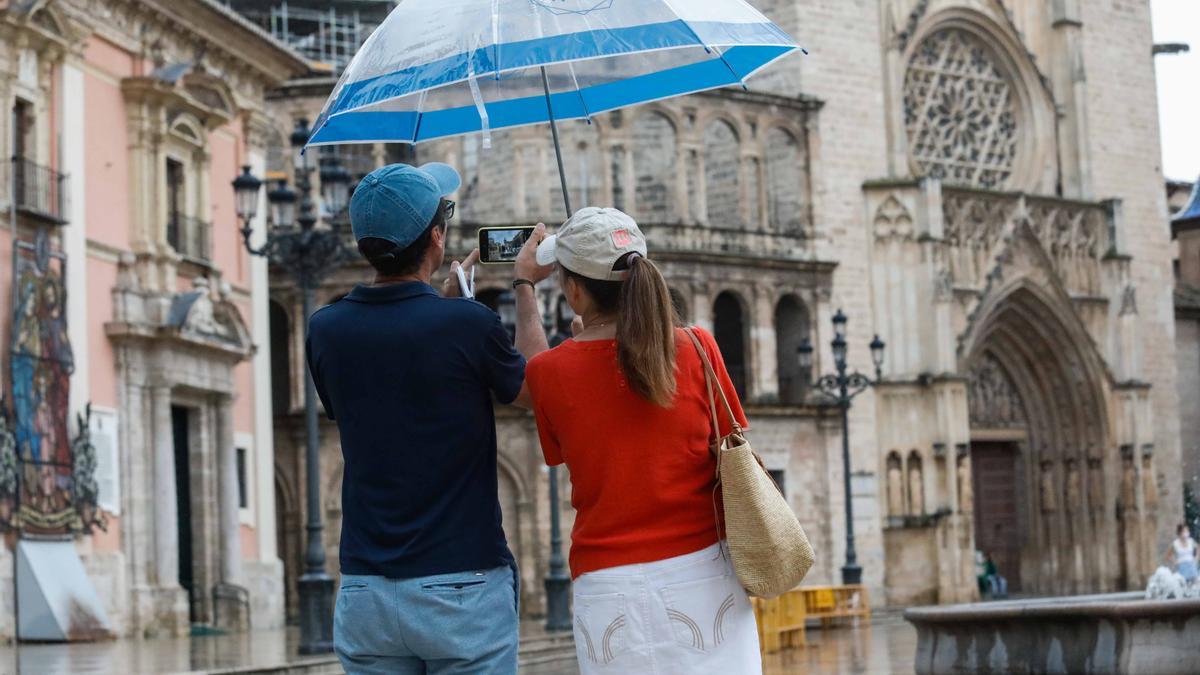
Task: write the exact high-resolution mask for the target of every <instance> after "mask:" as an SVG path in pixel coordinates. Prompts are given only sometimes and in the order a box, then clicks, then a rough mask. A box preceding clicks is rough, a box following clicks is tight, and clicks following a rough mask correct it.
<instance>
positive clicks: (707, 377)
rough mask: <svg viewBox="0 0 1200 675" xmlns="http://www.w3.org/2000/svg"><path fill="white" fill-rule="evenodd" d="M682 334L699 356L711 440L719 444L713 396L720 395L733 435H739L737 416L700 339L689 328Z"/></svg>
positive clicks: (720, 438) (719, 432)
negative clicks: (702, 370)
mask: <svg viewBox="0 0 1200 675" xmlns="http://www.w3.org/2000/svg"><path fill="white" fill-rule="evenodd" d="M684 332H686V333H687V334H688V337H689V338H691V339H692V345H694V346H695V347H696V353H697V354H699V355H700V361H701V362H702V363H703V364H704V384H705V385H706V386H707V387H708V405H709V412H710V413H711V414H712V422H713V438H715V439H716V440H717V442H718V443H720V442H721V441H722V440H723V437H722V436H721V425H720V422H719V420H718V416H717V401H716V396H715V395H714V390H715V393H716V394H720V396H721V403H722V404H723V405H724V407H725V412H726V414H728V415H729V426H730V428H731V429H733V433H734V434H740V433H741V430H742V425H741V424H740V423H739V422H738V420H737V416H736V415H734V414H733V406H731V405H729V398H728V397H727V396H726V395H725V388H724V387H722V386H721V385H720V382H718V381H717V371H716V370H715V369H714V368H713V365H712V361H711V360H710V359H709V358H708V352H706V351H704V346H703V345H701V344H700V338H698V337H696V332H695V331H694V330H693V329H691V328H685V329H684Z"/></svg>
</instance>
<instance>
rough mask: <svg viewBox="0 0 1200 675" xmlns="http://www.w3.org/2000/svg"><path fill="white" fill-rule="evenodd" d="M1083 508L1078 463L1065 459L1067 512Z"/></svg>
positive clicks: (1075, 511)
mask: <svg viewBox="0 0 1200 675" xmlns="http://www.w3.org/2000/svg"><path fill="white" fill-rule="evenodd" d="M1082 508H1083V493H1082V490H1081V485H1080V477H1079V465H1078V464H1077V463H1076V462H1075V460H1073V459H1068V460H1067V512H1068V513H1079V511H1080V509H1082Z"/></svg>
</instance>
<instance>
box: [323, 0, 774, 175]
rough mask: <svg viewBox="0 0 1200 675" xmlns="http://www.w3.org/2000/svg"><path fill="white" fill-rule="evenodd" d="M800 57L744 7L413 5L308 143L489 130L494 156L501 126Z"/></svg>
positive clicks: (591, 110)
mask: <svg viewBox="0 0 1200 675" xmlns="http://www.w3.org/2000/svg"><path fill="white" fill-rule="evenodd" d="M797 49H798V47H797V45H796V44H795V43H794V42H793V41H792V39H791V38H790V37H788V35H787V34H786V33H784V32H783V30H781V29H780V28H779V27H778V26H776V25H775V24H774V23H772V22H771V21H770V20H768V19H767V18H766V17H765V16H763V15H762V14H761V13H760V12H759V11H758V10H756V9H754V8H753V7H751V6H750V5H749V4H747V3H746V2H744V0H403V2H401V3H400V4H399V5H398V6H397V7H396V8H395V9H394V10H393V11H392V13H391V14H390V15H389V16H388V18H387V19H386V20H385V21H384V22H383V24H382V25H380V26H379V28H378V29H376V31H375V32H374V33H373V34H372V35H371V36H370V37H369V38H368V39H367V41H366V42H365V43H364V44H363V46H362V48H361V49H360V50H359V52H358V54H356V55H355V57H354V59H353V60H352V61H351V62H350V65H349V66H348V67H347V68H346V70H345V72H344V73H343V74H342V77H341V79H340V80H339V81H338V84H337V86H336V87H335V88H334V90H333V93H332V94H331V95H330V97H329V100H328V102H327V103H326V105H325V109H324V111H323V112H322V113H321V115H320V117H319V118H318V119H317V122H316V124H315V125H314V132H313V136H312V137H311V139H310V140H309V145H330V144H342V143H376V142H391V143H395V142H402V143H413V144H415V143H419V142H422V141H430V140H435V139H438V138H446V137H450V136H457V135H462V134H468V133H473V132H483V134H484V147H489V146H490V132H491V130H492V129H501V128H508V127H519V126H525V125H530V124H538V123H543V122H548V121H549V122H553V121H554V120H566V119H586V118H588V117H590V116H591V115H594V114H596V113H601V112H605V111H609V110H614V109H617V108H621V107H624V106H629V105H634V104H638V103H644V102H647V101H654V100H659V99H665V98H671V97H674V96H680V95H683V94H689V93H693V92H697V91H703V90H706V89H715V88H718V87H725V86H729V85H736V84H742V85H743V86H744V83H745V80H746V78H748V77H750V76H751V75H752V74H753V73H755V72H756V71H758V70H760V69H761V68H763V67H765V66H767V65H768V64H770V63H772V62H773V61H775V60H777V59H779V58H781V57H783V56H785V55H787V54H789V53H790V52H792V51H795V50H797ZM560 164H561V159H560Z"/></svg>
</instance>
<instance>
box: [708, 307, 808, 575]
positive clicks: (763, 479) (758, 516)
mask: <svg viewBox="0 0 1200 675" xmlns="http://www.w3.org/2000/svg"><path fill="white" fill-rule="evenodd" d="M687 334H688V337H690V338H691V339H692V344H693V345H695V347H696V352H697V353H698V354H699V355H700V360H701V362H703V364H704V380H705V384H706V386H707V389H708V404H709V411H710V412H711V414H712V439H713V441H712V452H713V454H714V455H715V456H716V458H717V487H716V489H719V490H720V491H721V497H722V499H723V501H724V503H725V509H724V511H725V513H724V516H725V539H726V542H727V543H728V546H729V554H730V557H731V558H732V560H733V569H734V572H735V573H737V577H738V581H740V582H741V584H742V586H743V587H744V588H745V589H746V591H747V592H748V593H749V594H750V595H753V596H756V597H760V598H774V597H776V596H778V595H781V594H783V593H786V592H788V591H790V590H792V589H794V588H795V587H796V586H798V585H799V584H800V582H801V581H802V580H803V579H804V576H805V575H806V574H808V570H809V568H811V567H812V565H813V559H814V554H813V548H812V544H811V543H809V541H808V535H806V534H805V533H804V528H803V527H801V526H800V521H799V520H798V519H797V518H796V514H795V513H793V512H792V509H791V507H790V506H788V503H787V500H786V499H784V497H783V495H782V494H781V493H780V492H779V487H778V486H777V485H775V481H774V480H773V479H772V478H771V476H770V474H768V473H767V470H766V468H765V467H764V466H763V463H762V459H761V458H760V457H759V456H758V454H757V453H755V452H754V449H753V448H751V447H750V441H748V440H746V434H745V433H744V432H743V430H742V428H741V425H739V424H738V421H737V417H736V416H735V415H734V414H733V408H732V407H731V406H730V405H729V399H728V398H727V397H726V396H725V390H724V389H723V388H722V387H721V385H720V383H719V382H718V381H717V374H716V371H714V370H713V366H712V361H710V360H709V358H708V353H707V352H706V351H704V346H703V345H701V344H700V339H699V338H698V337H696V334H695V332H693V330H692V329H690V328H689V329H687ZM718 395H719V396H720V398H721V403H722V404H723V407H724V409H725V412H726V414H728V415H729V421H730V424H731V429H732V433H730V434H729V435H728V436H725V437H722V436H721V425H720V423H719V421H718V416H717V396H718ZM714 501H715V489H714ZM718 520H719V516H718ZM717 525H718V527H719V526H720V522H718V523H717Z"/></svg>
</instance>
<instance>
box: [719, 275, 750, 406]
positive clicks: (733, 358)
mask: <svg viewBox="0 0 1200 675" xmlns="http://www.w3.org/2000/svg"><path fill="white" fill-rule="evenodd" d="M713 336H714V337H715V338H716V339H717V346H718V347H720V348H721V355H722V356H723V357H724V358H725V369H726V370H728V371H729V379H730V380H732V381H733V386H734V389H736V390H737V393H738V396H739V397H741V398H742V399H745V398H746V382H747V372H746V322H745V320H744V318H743V312H742V303H741V301H740V300H739V299H738V297H737V296H736V295H734V294H733V293H731V292H729V291H726V292H724V293H722V294H720V295H718V296H717V300H716V302H714V303H713Z"/></svg>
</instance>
